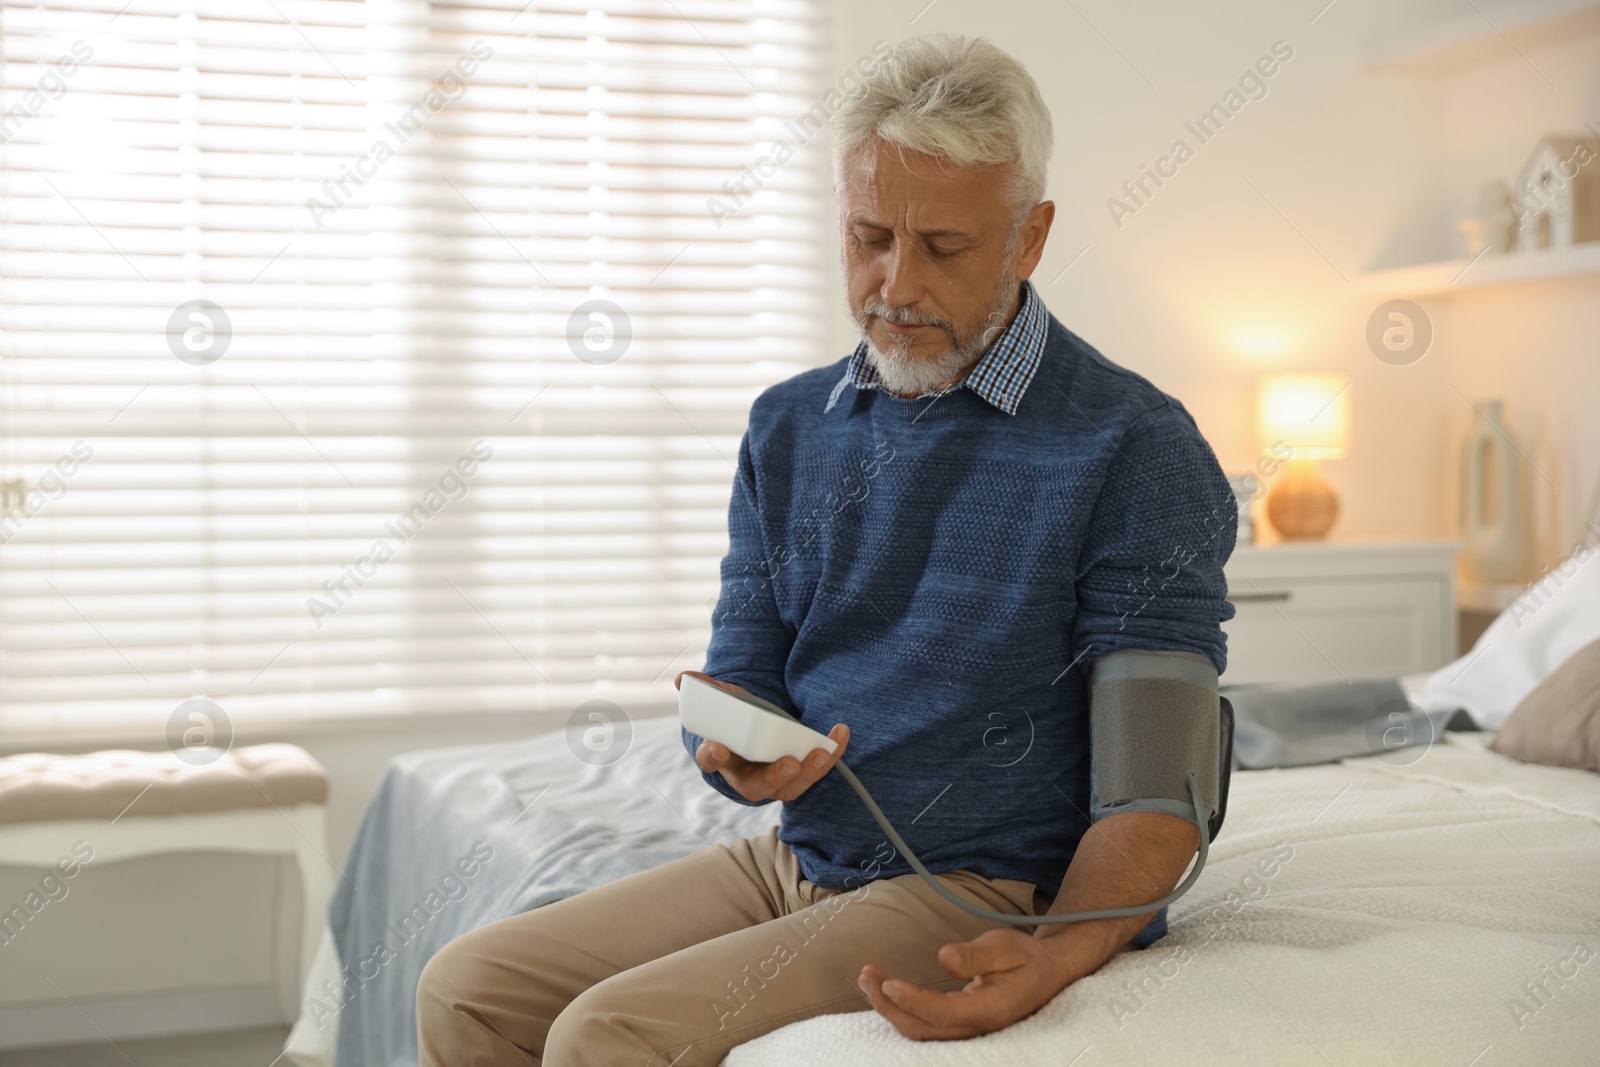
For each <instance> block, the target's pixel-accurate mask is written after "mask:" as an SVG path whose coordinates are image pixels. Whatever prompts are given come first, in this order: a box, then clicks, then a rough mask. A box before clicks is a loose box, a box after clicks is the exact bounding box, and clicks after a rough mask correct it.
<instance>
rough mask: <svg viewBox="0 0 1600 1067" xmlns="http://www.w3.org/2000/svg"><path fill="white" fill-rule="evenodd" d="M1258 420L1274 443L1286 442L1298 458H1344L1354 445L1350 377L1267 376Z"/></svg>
mask: <svg viewBox="0 0 1600 1067" xmlns="http://www.w3.org/2000/svg"><path fill="white" fill-rule="evenodd" d="M1257 422H1258V424H1259V428H1260V432H1261V440H1262V443H1263V444H1264V445H1266V446H1268V447H1271V446H1272V445H1275V444H1277V443H1278V442H1280V441H1281V442H1283V443H1284V444H1286V445H1288V446H1289V447H1290V448H1293V449H1294V454H1295V455H1296V456H1297V457H1302V458H1305V459H1339V458H1341V457H1343V456H1344V454H1345V449H1346V448H1348V447H1349V445H1350V378H1349V376H1348V375H1344V374H1274V375H1270V376H1269V377H1266V378H1263V379H1261V391H1260V397H1259V403H1258V406H1257Z"/></svg>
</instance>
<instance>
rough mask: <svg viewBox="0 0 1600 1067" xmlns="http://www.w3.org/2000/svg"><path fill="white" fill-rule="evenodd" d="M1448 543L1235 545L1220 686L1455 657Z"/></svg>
mask: <svg viewBox="0 0 1600 1067" xmlns="http://www.w3.org/2000/svg"><path fill="white" fill-rule="evenodd" d="M1458 547H1459V546H1458V545H1457V544H1456V542H1454V541H1366V542H1364V541H1350V542H1343V543H1341V542H1337V541H1335V542H1288V543H1284V544H1275V545H1241V546H1239V547H1238V548H1236V549H1234V552H1233V556H1232V558H1230V559H1229V560H1228V565H1227V567H1226V568H1225V569H1224V572H1223V573H1224V574H1225V576H1226V577H1227V579H1228V599H1229V600H1230V601H1232V602H1233V604H1234V606H1235V610H1236V614H1235V615H1234V617H1233V619H1232V620H1230V621H1229V622H1226V623H1224V624H1223V627H1222V629H1223V631H1224V632H1225V633H1227V635H1228V670H1227V673H1225V674H1224V675H1223V676H1222V679H1221V681H1222V684H1223V685H1244V684H1253V683H1257V682H1339V681H1346V680H1348V681H1357V680H1359V679H1364V678H1384V677H1392V676H1397V675H1404V674H1416V673H1417V672H1419V671H1430V670H1434V669H1436V668H1438V667H1442V666H1443V665H1444V664H1446V663H1448V662H1450V661H1451V660H1453V659H1455V658H1456V609H1455V557H1456V549H1457V548H1458Z"/></svg>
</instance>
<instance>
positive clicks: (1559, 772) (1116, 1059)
mask: <svg viewBox="0 0 1600 1067" xmlns="http://www.w3.org/2000/svg"><path fill="white" fill-rule="evenodd" d="M1488 737H1489V735H1487V734H1454V733H1453V734H1447V735H1446V736H1445V738H1444V739H1443V742H1442V743H1440V744H1439V745H1436V746H1434V747H1432V748H1431V749H1428V750H1425V751H1424V750H1417V749H1403V750H1399V751H1397V752H1395V753H1390V754H1388V755H1385V756H1367V757H1362V758H1359V759H1351V760H1345V761H1342V762H1341V763H1338V764H1331V765H1326V766H1317V767H1299V768H1293V769H1285V770H1272V771H1253V772H1250V773H1245V774H1235V775H1234V778H1233V786H1232V793H1231V795H1230V798H1229V810H1228V818H1227V824H1226V826H1225V828H1224V830H1223V833H1222V835H1221V837H1220V838H1219V840H1218V842H1217V845H1216V846H1215V847H1214V848H1213V849H1212V852H1211V860H1210V863H1209V864H1208V865H1207V867H1206V870H1205V872H1204V874H1203V875H1202V876H1201V878H1200V879H1199V881H1198V882H1197V883H1196V885H1195V887H1194V888H1193V889H1192V890H1190V892H1189V893H1188V894H1187V895H1186V896H1185V897H1183V898H1182V899H1181V900H1179V901H1178V902H1177V903H1176V904H1174V905H1172V908H1171V912H1170V921H1171V932H1170V933H1169V934H1168V935H1167V936H1166V937H1165V938H1164V939H1162V940H1161V941H1160V942H1157V943H1156V944H1155V945H1154V946H1152V947H1151V948H1149V949H1147V950H1145V951H1144V952H1131V953H1124V954H1122V955H1121V956H1119V957H1117V958H1116V959H1115V960H1114V961H1112V962H1111V963H1109V964H1107V965H1106V966H1105V967H1103V968H1101V969H1100V971H1098V972H1096V973H1095V974H1093V975H1090V976H1089V977H1087V978H1084V979H1082V980H1080V981H1079V982H1077V983H1075V984H1074V985H1073V986H1071V987H1069V988H1068V989H1067V990H1066V991H1065V992H1063V993H1062V994H1061V995H1060V996H1059V997H1057V998H1056V999H1055V1000H1054V1001H1053V1002H1051V1003H1050V1004H1049V1005H1047V1006H1046V1007H1045V1008H1043V1009H1042V1010H1040V1011H1039V1012H1037V1013H1036V1014H1035V1015H1033V1016H1032V1017H1031V1018H1029V1019H1026V1020H1024V1021H1022V1022H1020V1023H1018V1024H1016V1025H1014V1026H1012V1027H1010V1028H1008V1029H1006V1030H1004V1031H1001V1032H1000V1033H997V1034H991V1035H989V1036H987V1037H982V1038H977V1039H974V1040H970V1041H960V1042H924V1043H914V1042H911V1041H907V1040H905V1039H904V1038H902V1037H900V1036H899V1034H898V1033H896V1032H895V1031H894V1029H893V1028H892V1027H891V1026H889V1024H888V1023H887V1022H886V1021H884V1020H883V1019H881V1018H880V1017H878V1016H877V1015H876V1014H874V1013H872V1012H862V1013H855V1014H849V1015H834V1016H827V1017H822V1018H817V1019H812V1020H808V1021H805V1022H800V1023H795V1024H792V1025H790V1026H787V1027H785V1028H783V1029H781V1030H778V1031H776V1032H774V1033H772V1034H769V1035H767V1036H765V1037H763V1038H759V1039H757V1040H755V1041H752V1042H750V1043H748V1044H746V1045H743V1046H741V1047H739V1048H737V1049H735V1050H734V1051H733V1052H732V1053H731V1054H730V1055H729V1056H728V1057H727V1059H726V1060H725V1067H779V1065H782V1067H807V1065H817V1067H823V1065H827V1067H832V1065H835V1064H841V1063H847V1064H851V1065H854V1067H945V1065H950V1067H955V1065H962V1067H971V1065H978V1067H981V1065H985V1064H996V1065H1004V1067H1033V1065H1039V1067H1044V1065H1049V1067H1064V1065H1069V1064H1070V1065H1074V1067H1092V1065H1095V1064H1146V1063H1148V1064H1162V1065H1180V1067H1189V1065H1203V1064H1228V1065H1238V1064H1262V1065H1268V1064H1270V1065H1275V1067H1281V1065H1297V1064H1310V1065H1316V1067H1329V1065H1338V1067H1343V1065H1345V1064H1350V1065H1357V1067H1376V1065H1380V1064H1406V1065H1413V1064H1440V1065H1445V1067H1469V1065H1470V1067H1491V1065H1503V1064H1539V1065H1542V1067H1551V1065H1564V1064H1595V1063H1600V775H1595V774H1591V773H1588V772H1584V771H1576V770H1567V769H1560V768H1550V767H1537V766H1530V765H1526V764H1521V763H1517V762H1515V761H1513V760H1509V759H1506V758H1505V757H1502V756H1500V755H1498V754H1496V753H1493V752H1490V751H1488V750H1487V749H1486V748H1485V747H1484V746H1485V745H1486V743H1487V740H1488ZM1408 761H1414V762H1408ZM1275 850H1276V855H1277V856H1278V857H1280V858H1281V857H1287V858H1283V859H1282V860H1281V862H1280V863H1279V864H1278V865H1276V866H1273V865H1271V864H1268V868H1269V869H1270V870H1271V871H1272V874H1271V875H1270V876H1264V875H1262V874H1261V873H1260V870H1261V869H1260V868H1259V867H1258V866H1257V865H1258V863H1260V862H1261V861H1263V860H1265V859H1267V858H1269V857H1272V856H1273V855H1274V854H1275ZM1530 983H1536V984H1537V985H1535V986H1530Z"/></svg>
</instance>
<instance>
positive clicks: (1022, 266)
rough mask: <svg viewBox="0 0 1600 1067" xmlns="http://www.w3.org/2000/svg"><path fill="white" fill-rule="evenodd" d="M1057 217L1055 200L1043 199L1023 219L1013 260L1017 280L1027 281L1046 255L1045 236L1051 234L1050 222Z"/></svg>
mask: <svg viewBox="0 0 1600 1067" xmlns="http://www.w3.org/2000/svg"><path fill="white" fill-rule="evenodd" d="M1055 218H1056V205H1055V201H1053V200H1041V201H1040V202H1039V203H1037V204H1035V205H1033V210H1032V211H1030V212H1028V217H1027V218H1026V219H1024V220H1023V222H1022V232H1021V233H1020V234H1018V235H1017V250H1016V252H1015V253H1014V255H1015V256H1016V258H1015V259H1014V260H1013V261H1012V266H1013V268H1014V269H1015V270H1016V274H1017V281H1019V282H1025V281H1027V280H1028V278H1029V276H1031V275H1032V274H1033V272H1034V270H1035V269H1036V268H1037V267H1038V266H1039V260H1040V259H1042V258H1043V257H1044V242H1045V238H1047V237H1049V236H1050V224H1051V223H1052V222H1054V221H1055Z"/></svg>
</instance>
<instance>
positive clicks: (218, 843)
mask: <svg viewBox="0 0 1600 1067" xmlns="http://www.w3.org/2000/svg"><path fill="white" fill-rule="evenodd" d="M183 756H184V758H181V759H180V758H179V756H177V755H175V754H173V753H171V752H134V751H126V750H117V751H109V752H92V753H88V754H85V755H73V756H68V755H54V754H51V753H45V752H30V753H25V754H22V755H17V756H7V757H0V863H8V864H18V865H24V866H38V867H55V866H56V864H57V863H58V862H59V861H61V860H62V859H63V857H66V858H67V859H68V860H69V861H71V862H69V866H70V865H71V863H72V862H77V863H81V862H82V861H84V855H83V854H81V853H75V852H74V848H73V846H74V844H75V843H77V842H83V843H84V844H85V845H86V846H87V848H86V849H84V850H82V851H83V852H88V851H89V850H92V859H89V860H88V862H89V863H91V864H92V865H94V866H99V865H100V864H102V863H111V862H115V861H117V860H125V859H131V858H133V857H135V856H148V855H151V854H153V853H162V852H193V851H223V852H253V853H265V854H277V855H283V856H291V857H293V858H294V860H295V861H296V863H297V864H298V866H299V868H300V889H301V894H300V895H301V900H302V902H303V907H302V911H301V917H300V929H299V931H298V933H299V936H298V937H294V938H290V937H285V936H284V934H285V933H286V932H287V929H288V925H289V924H288V922H287V918H286V916H287V914H290V913H292V909H293V903H292V901H293V898H292V896H291V895H290V894H288V893H284V892H281V891H280V892H279V893H278V894H277V897H278V906H277V914H276V916H275V918H274V922H275V929H274V937H273V942H272V943H273V945H274V953H275V958H274V960H273V964H274V973H275V975H276V981H275V985H276V988H277V995H278V1008H279V1011H280V1013H281V1014H282V1016H283V1020H284V1022H285V1023H292V1022H293V1021H294V1019H295V1016H296V1015H297V1014H298V1004H299V1000H300V995H299V994H300V984H301V981H302V978H303V976H304V974H305V973H306V971H307V970H308V969H309V967H310V966H311V958H312V953H313V950H314V949H315V948H316V944H317V938H318V937H319V936H320V935H321V933H322V929H323V926H324V924H325V923H326V922H327V907H328V896H329V892H330V889H331V887H332V880H333V877H334V874H335V873H336V868H335V867H334V866H333V864H332V862H331V861H330V859H329V857H328V855H327V851H328V846H327V834H326V830H325V817H324V805H325V804H326V802H327V799H328V775H327V772H326V771H325V770H323V768H322V765H321V764H319V763H318V762H317V761H316V760H314V759H312V758H311V756H310V754H309V753H307V752H306V751H305V749H303V748H300V747H298V746H296V745H282V744H272V745H251V746H248V747H243V748H237V749H233V750H231V751H228V752H225V753H218V752H216V751H215V750H209V749H186V750H185V751H184V753H183ZM191 761H192V762H191ZM73 870H74V874H75V873H76V868H74V869H73ZM8 918H9V919H10V920H11V922H12V924H13V925H15V924H16V923H17V922H21V921H26V919H25V917H20V916H9V917H8V916H0V922H4V921H6V920H7V919H8ZM8 936H16V933H15V931H10V930H9V927H8ZM297 952H298V958H297V957H296V953H297Z"/></svg>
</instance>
